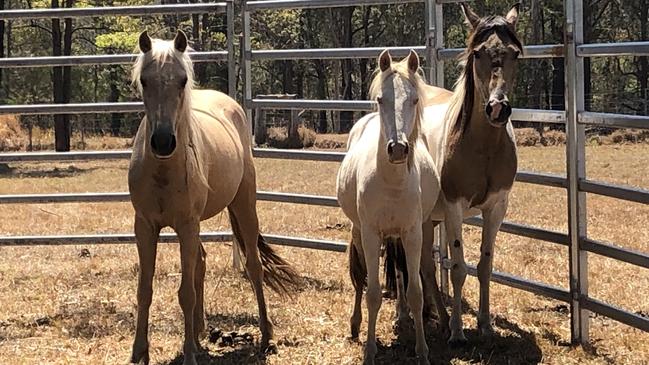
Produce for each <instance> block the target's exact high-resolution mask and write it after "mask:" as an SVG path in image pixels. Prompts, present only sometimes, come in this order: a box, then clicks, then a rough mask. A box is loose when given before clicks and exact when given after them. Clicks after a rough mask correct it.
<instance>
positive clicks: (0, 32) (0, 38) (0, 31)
mask: <svg viewBox="0 0 649 365" xmlns="http://www.w3.org/2000/svg"><path fill="white" fill-rule="evenodd" d="M0 10H5V0H0ZM4 56H5V21H4V20H0V57H4ZM2 71H3V70H2V69H1V68H0V91H1V90H2V84H3V82H2V76H3V75H2V74H3V72H2ZM6 97H7V96H6V95H1V94H0V102H2V103H3V104H4V103H5V100H6Z"/></svg>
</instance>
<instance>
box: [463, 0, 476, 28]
mask: <svg viewBox="0 0 649 365" xmlns="http://www.w3.org/2000/svg"><path fill="white" fill-rule="evenodd" d="M460 5H461V6H462V12H463V13H464V20H465V22H466V24H467V25H468V26H470V27H471V29H475V27H477V26H478V23H479V22H480V17H479V16H478V14H476V13H475V12H474V11H473V9H471V7H470V6H469V4H467V3H460Z"/></svg>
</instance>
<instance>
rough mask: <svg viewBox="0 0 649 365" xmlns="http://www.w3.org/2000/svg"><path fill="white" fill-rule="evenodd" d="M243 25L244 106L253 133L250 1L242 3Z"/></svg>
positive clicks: (242, 67)
mask: <svg viewBox="0 0 649 365" xmlns="http://www.w3.org/2000/svg"><path fill="white" fill-rule="evenodd" d="M241 13H242V19H241V20H242V27H243V39H242V41H243V44H242V47H241V60H242V62H241V69H242V74H243V107H244V108H245V110H246V117H247V118H248V127H249V128H250V133H251V134H252V110H251V105H250V104H251V103H252V74H251V70H250V67H251V56H252V46H251V44H250V11H249V10H248V2H247V1H243V4H242V9H241Z"/></svg>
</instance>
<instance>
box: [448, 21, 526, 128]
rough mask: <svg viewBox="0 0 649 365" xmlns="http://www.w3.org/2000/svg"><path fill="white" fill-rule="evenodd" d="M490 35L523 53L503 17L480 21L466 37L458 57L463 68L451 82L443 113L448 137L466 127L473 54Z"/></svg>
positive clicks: (470, 96) (473, 83) (470, 107)
mask: <svg viewBox="0 0 649 365" xmlns="http://www.w3.org/2000/svg"><path fill="white" fill-rule="evenodd" d="M493 33H497V34H498V35H500V37H501V38H503V39H505V40H507V39H508V40H509V41H511V42H512V43H513V44H514V45H515V46H516V47H517V48H518V50H519V52H521V54H522V52H523V45H522V44H521V42H520V40H519V39H518V37H517V36H516V33H515V32H514V31H513V30H512V28H511V26H510V25H509V23H507V20H505V18H504V17H502V16H498V15H496V16H488V17H485V18H481V19H480V21H479V22H478V24H477V25H476V27H475V29H474V31H473V32H471V34H469V39H468V42H467V44H468V46H467V48H466V49H465V50H464V51H463V52H462V53H461V54H460V56H459V60H460V65H462V66H463V68H462V71H461V73H460V77H459V78H458V79H457V81H456V82H455V88H454V92H453V96H452V97H451V100H450V102H449V108H448V111H447V112H446V122H447V124H448V123H450V127H451V130H450V132H451V133H457V134H461V133H463V132H464V131H465V130H466V128H467V126H468V124H469V119H470V118H471V111H472V110H473V103H474V100H473V96H474V94H473V90H474V88H475V86H476V85H475V79H474V75H473V63H474V55H473V50H474V49H475V48H476V47H477V46H479V45H480V44H482V43H483V42H485V41H486V40H487V39H488V38H489V36H491V35H492V34H493Z"/></svg>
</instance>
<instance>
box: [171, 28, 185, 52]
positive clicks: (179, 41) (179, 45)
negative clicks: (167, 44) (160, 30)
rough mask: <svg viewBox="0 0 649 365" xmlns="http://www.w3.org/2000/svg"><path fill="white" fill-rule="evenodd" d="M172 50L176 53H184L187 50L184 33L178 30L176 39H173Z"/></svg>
mask: <svg viewBox="0 0 649 365" xmlns="http://www.w3.org/2000/svg"><path fill="white" fill-rule="evenodd" d="M174 48H175V49H176V51H178V52H185V50H186V49H187V36H186V35H185V32H183V31H182V30H180V29H178V32H177V33H176V37H175V38H174Z"/></svg>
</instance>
